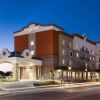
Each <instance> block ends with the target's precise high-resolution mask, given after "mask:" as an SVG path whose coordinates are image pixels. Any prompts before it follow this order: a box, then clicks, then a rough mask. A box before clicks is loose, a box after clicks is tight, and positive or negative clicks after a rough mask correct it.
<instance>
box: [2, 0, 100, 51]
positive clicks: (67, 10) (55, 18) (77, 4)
mask: <svg viewBox="0 0 100 100" xmlns="http://www.w3.org/2000/svg"><path fill="white" fill-rule="evenodd" d="M30 22H37V23H43V24H57V25H59V26H61V27H62V28H64V29H65V31H66V32H67V33H69V34H72V33H73V32H77V33H79V34H81V35H82V34H83V33H84V32H85V33H87V34H88V38H89V39H90V40H93V41H100V0H0V50H2V48H8V49H9V50H12V51H13V48H14V42H13V41H14V39H13V32H14V31H17V30H19V29H20V28H21V27H23V26H26V25H27V24H28V23H30Z"/></svg>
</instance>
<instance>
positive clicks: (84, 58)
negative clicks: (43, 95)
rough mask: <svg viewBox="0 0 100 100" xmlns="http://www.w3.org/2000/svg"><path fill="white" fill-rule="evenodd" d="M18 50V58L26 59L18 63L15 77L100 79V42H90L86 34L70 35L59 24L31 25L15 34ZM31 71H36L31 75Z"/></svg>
mask: <svg viewBox="0 0 100 100" xmlns="http://www.w3.org/2000/svg"><path fill="white" fill-rule="evenodd" d="M14 50H15V53H16V55H15V56H14V57H15V59H16V60H17V61H18V59H19V60H20V59H21V60H22V62H19V63H18V64H17V65H19V66H17V65H16V64H15V65H16V66H17V67H16V68H18V69H19V70H18V72H16V73H17V75H15V76H16V77H19V78H17V79H18V80H21V79H23V78H24V79H25V78H26V79H28V78H27V77H29V79H51V78H55V79H63V80H64V81H68V80H73V81H76V80H77V81H81V80H93V79H97V78H99V76H100V75H99V74H98V72H99V70H100V54H99V52H100V43H99V42H98V43H95V42H92V41H90V40H88V39H87V37H86V35H85V34H84V35H83V36H81V35H79V34H77V33H74V34H72V35H69V34H67V33H65V32H64V30H63V29H62V28H61V27H59V26H57V25H52V24H51V25H41V24H37V23H31V24H29V25H27V26H26V27H24V28H22V29H21V30H19V31H16V32H14ZM23 54H24V55H23ZM9 55H12V53H9ZM18 55H20V56H18ZM25 55H26V56H25ZM10 57H13V56H10ZM9 59H10V58H9ZM30 63H31V64H32V65H34V66H30ZM38 63H39V64H38ZM25 64H27V66H26V65H25ZM36 66H37V67H36ZM29 68H30V70H31V68H33V69H34V71H33V72H30V71H29ZM27 69H28V72H27ZM26 72H27V74H26ZM23 73H24V74H25V75H26V76H24V74H23ZM28 73H31V74H28ZM34 75H35V76H34ZM33 76H34V77H33Z"/></svg>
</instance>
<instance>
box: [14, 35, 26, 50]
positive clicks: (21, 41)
mask: <svg viewBox="0 0 100 100" xmlns="http://www.w3.org/2000/svg"><path fill="white" fill-rule="evenodd" d="M14 49H15V50H16V51H23V50H25V49H28V35H21V36H16V37H14Z"/></svg>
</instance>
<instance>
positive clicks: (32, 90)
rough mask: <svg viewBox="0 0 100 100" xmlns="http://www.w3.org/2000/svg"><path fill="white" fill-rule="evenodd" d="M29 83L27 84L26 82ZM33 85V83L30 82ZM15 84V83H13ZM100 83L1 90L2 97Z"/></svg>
mask: <svg viewBox="0 0 100 100" xmlns="http://www.w3.org/2000/svg"><path fill="white" fill-rule="evenodd" d="M25 83H27V82H25ZM28 83H32V82H28ZM13 84H14V83H13ZM99 85H100V82H86V83H71V84H59V85H47V86H37V87H34V86H30V85H28V86H29V87H28V86H27V87H26V86H25V87H17V88H3V89H1V90H0V95H5V94H14V93H23V92H26V93H27V92H40V91H44V90H52V89H60V88H61V89H63V88H65V89H67V88H76V87H85V86H99Z"/></svg>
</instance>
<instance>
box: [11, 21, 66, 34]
mask: <svg viewBox="0 0 100 100" xmlns="http://www.w3.org/2000/svg"><path fill="white" fill-rule="evenodd" d="M32 24H35V25H36V26H38V25H39V26H55V27H57V28H59V29H61V30H64V29H63V28H62V27H60V26H58V25H56V24H41V23H35V22H31V23H29V24H28V25H27V26H25V27H22V28H21V29H20V30H18V31H15V32H13V33H14V34H16V33H17V32H20V31H23V30H24V29H25V28H28V27H29V26H30V25H32Z"/></svg>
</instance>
